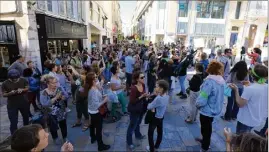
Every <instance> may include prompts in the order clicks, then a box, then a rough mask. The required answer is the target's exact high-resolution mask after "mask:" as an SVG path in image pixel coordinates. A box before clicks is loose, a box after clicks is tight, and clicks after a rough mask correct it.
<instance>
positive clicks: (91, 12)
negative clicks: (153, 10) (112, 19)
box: [90, 2, 93, 20]
mask: <svg viewBox="0 0 269 152" xmlns="http://www.w3.org/2000/svg"><path fill="white" fill-rule="evenodd" d="M90 17H91V20H93V10H92V2H90Z"/></svg>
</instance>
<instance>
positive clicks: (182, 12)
mask: <svg viewBox="0 0 269 152" xmlns="http://www.w3.org/2000/svg"><path fill="white" fill-rule="evenodd" d="M178 16H179V17H187V16H188V1H179V11H178Z"/></svg>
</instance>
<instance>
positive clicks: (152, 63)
mask: <svg viewBox="0 0 269 152" xmlns="http://www.w3.org/2000/svg"><path fill="white" fill-rule="evenodd" d="M156 64H157V61H156V57H155V55H154V54H153V55H151V57H150V59H149V64H148V69H147V75H148V89H149V92H150V93H152V92H153V89H154V87H155V84H156V80H157V74H156V72H157V67H156Z"/></svg>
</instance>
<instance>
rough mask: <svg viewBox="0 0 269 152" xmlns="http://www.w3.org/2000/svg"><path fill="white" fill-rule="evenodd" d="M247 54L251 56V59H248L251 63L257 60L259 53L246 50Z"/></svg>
mask: <svg viewBox="0 0 269 152" xmlns="http://www.w3.org/2000/svg"><path fill="white" fill-rule="evenodd" d="M247 55H248V56H249V57H251V61H250V63H251V64H255V62H256V60H257V58H258V56H259V54H258V53H255V52H253V53H248V52H247Z"/></svg>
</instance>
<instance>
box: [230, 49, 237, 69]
mask: <svg viewBox="0 0 269 152" xmlns="http://www.w3.org/2000/svg"><path fill="white" fill-rule="evenodd" d="M236 54H237V48H236V45H233V48H232V60H231V66H233V65H234V64H235V58H236Z"/></svg>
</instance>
